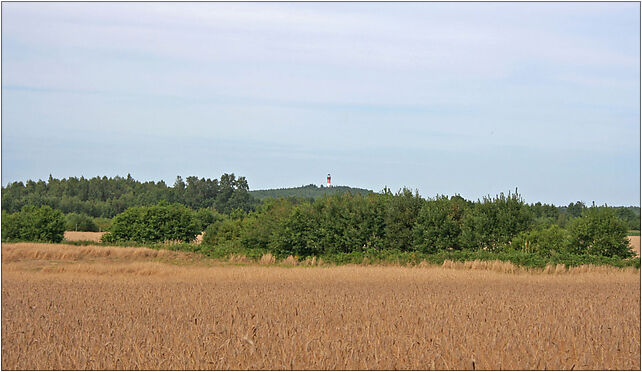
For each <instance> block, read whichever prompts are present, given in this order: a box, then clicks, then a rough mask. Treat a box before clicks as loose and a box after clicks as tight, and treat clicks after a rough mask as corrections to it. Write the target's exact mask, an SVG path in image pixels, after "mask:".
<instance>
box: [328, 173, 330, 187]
mask: <svg viewBox="0 0 642 372" xmlns="http://www.w3.org/2000/svg"><path fill="white" fill-rule="evenodd" d="M327 185H328V187H330V173H328V182H327Z"/></svg>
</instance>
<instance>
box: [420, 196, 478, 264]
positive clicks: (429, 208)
mask: <svg viewBox="0 0 642 372" xmlns="http://www.w3.org/2000/svg"><path fill="white" fill-rule="evenodd" d="M465 208H466V205H465V202H462V201H461V200H460V199H457V198H455V197H453V198H452V199H450V200H448V197H447V196H441V197H437V198H435V200H429V201H428V202H427V203H425V204H424V206H423V207H422V208H421V211H420V212H419V216H418V218H417V223H416V224H415V227H414V229H413V234H414V244H415V247H416V249H417V250H419V251H420V252H422V253H435V252H437V251H439V250H446V249H460V248H461V247H460V236H459V235H460V234H461V218H462V216H463V213H464V210H465Z"/></svg>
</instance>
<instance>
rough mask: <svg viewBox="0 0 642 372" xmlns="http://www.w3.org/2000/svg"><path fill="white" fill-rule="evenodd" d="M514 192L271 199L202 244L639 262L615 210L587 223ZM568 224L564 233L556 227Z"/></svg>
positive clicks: (280, 250) (589, 211) (228, 220)
mask: <svg viewBox="0 0 642 372" xmlns="http://www.w3.org/2000/svg"><path fill="white" fill-rule="evenodd" d="M563 214H566V216H565V217H563V218H562V219H560V218H561V217H560V216H561V215H562V214H560V211H559V209H558V208H556V207H554V206H546V205H542V204H536V205H528V204H526V203H525V202H524V201H523V199H522V198H521V197H520V196H519V195H518V194H517V192H515V193H509V194H508V195H504V194H500V195H497V196H496V197H493V198H490V197H487V198H484V199H483V200H480V201H477V202H471V201H467V200H465V199H464V198H462V197H460V196H453V197H450V198H449V197H446V196H438V197H436V198H434V199H428V200H426V199H423V198H421V197H420V196H419V195H418V194H416V193H414V194H413V193H412V192H411V191H410V190H406V189H404V190H403V191H400V192H399V193H396V194H393V193H392V192H390V190H384V192H382V193H380V194H375V193H371V194H368V195H351V194H343V195H331V196H325V197H323V198H320V199H317V200H315V201H314V202H309V203H300V204H298V205H295V204H294V203H292V202H290V201H288V200H285V199H280V200H275V199H273V200H269V201H266V202H265V203H263V205H261V206H260V207H259V208H257V210H255V211H252V212H250V213H234V214H232V215H230V216H225V217H224V218H223V219H221V220H219V221H216V222H215V223H213V224H212V225H210V226H209V227H208V228H207V230H206V233H205V236H204V240H203V243H204V244H206V245H209V246H212V247H217V248H220V249H227V250H229V251H235V250H236V251H239V252H248V251H252V250H258V251H265V250H269V251H270V252H272V253H274V254H276V255H279V256H287V255H294V256H298V257H310V256H328V255H336V254H353V253H358V252H373V253H376V252H382V251H392V252H416V253H420V254H437V253H440V252H449V251H470V252H475V251H477V252H480V251H484V252H495V253H499V252H522V253H528V254H532V255H537V256H540V257H552V256H560V255H592V256H604V257H619V258H627V257H631V256H632V255H633V253H632V251H631V248H630V246H629V242H628V239H627V231H628V226H627V225H626V223H625V222H623V221H622V220H621V219H619V218H618V217H617V215H616V213H615V210H614V209H612V208H609V207H596V206H594V207H591V208H583V209H582V212H581V215H580V216H577V217H576V216H572V215H570V214H569V213H568V212H563ZM558 221H563V222H564V227H562V226H560V225H558V224H557V222H558Z"/></svg>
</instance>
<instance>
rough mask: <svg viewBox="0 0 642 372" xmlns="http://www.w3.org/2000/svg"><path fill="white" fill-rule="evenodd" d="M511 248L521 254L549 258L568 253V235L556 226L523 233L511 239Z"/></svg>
mask: <svg viewBox="0 0 642 372" xmlns="http://www.w3.org/2000/svg"><path fill="white" fill-rule="evenodd" d="M511 247H512V248H513V249H516V250H521V251H523V252H527V253H536V254H539V255H540V256H543V257H551V256H553V255H556V254H560V253H565V252H567V251H568V247H569V234H568V232H567V231H566V230H564V229H562V228H561V227H559V226H557V225H552V226H550V227H548V228H540V229H536V230H529V231H524V232H521V233H520V234H519V235H517V236H516V237H515V239H513V241H512V243H511Z"/></svg>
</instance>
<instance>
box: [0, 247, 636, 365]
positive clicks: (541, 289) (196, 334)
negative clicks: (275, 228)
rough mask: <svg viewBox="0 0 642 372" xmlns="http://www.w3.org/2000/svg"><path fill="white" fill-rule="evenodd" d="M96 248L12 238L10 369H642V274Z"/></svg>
mask: <svg viewBox="0 0 642 372" xmlns="http://www.w3.org/2000/svg"><path fill="white" fill-rule="evenodd" d="M56 247H57V249H56ZM63 248H64V249H63ZM89 248H91V249H92V250H88V251H87V250H85V251H83V250H82V249H88V247H76V246H63V245H46V244H40V245H38V244H30V245H27V244H22V245H20V244H3V246H2V268H3V271H2V336H3V337H2V368H3V369H19V370H22V369H100V370H103V369H118V370H121V369H161V370H162V369H235V370H236V369H272V370H274V369H315V370H320V369H321V370H327V369H342V370H343V369H353V370H361V369H420V370H425V369H449V370H453V369H456V370H459V369H563V370H570V369H575V370H578V369H579V370H582V369H620V370H636V369H637V370H639V369H640V273H639V270H633V269H626V270H621V269H615V268H604V267H589V266H586V267H583V268H581V269H580V268H575V269H571V270H568V269H566V268H563V267H551V268H549V269H548V271H546V270H544V271H542V270H540V271H538V272H535V271H524V270H516V269H515V268H514V267H508V266H500V265H499V264H486V265H485V264H482V263H479V262H477V263H475V262H473V263H464V264H462V265H456V264H455V263H447V264H445V265H443V266H431V265H426V264H424V265H420V266H417V267H399V266H356V265H351V266H335V267H333V266H323V267H318V266H306V265H303V264H301V265H297V266H293V265H291V262H288V263H286V264H289V265H286V266H284V265H282V264H280V263H279V262H275V261H274V260H273V259H269V258H265V259H264V260H263V261H264V262H263V263H262V264H252V265H247V264H243V263H242V262H244V261H243V259H242V258H240V257H237V258H236V259H237V261H238V262H237V263H235V264H227V263H222V262H208V261H207V260H194V259H193V257H188V256H171V254H173V253H174V252H169V251H154V252H158V253H157V256H152V255H151V254H150V255H144V254H140V255H139V254H137V253H134V251H136V252H137V251H138V250H140V251H141V252H144V248H112V247H89ZM102 249H105V250H111V251H112V253H110V254H109V255H106V254H104V253H103V252H102ZM119 249H120V250H122V251H117V250H119ZM60 250H62V251H64V253H65V254H66V255H64V254H62V253H60V252H58V251H60ZM43 251H49V252H50V254H49V255H44V254H43V253H35V252H43ZM56 252H58V253H56ZM188 259H192V260H191V261H187V260H188ZM172 260H173V261H172Z"/></svg>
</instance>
